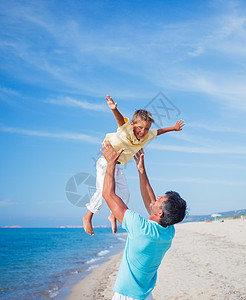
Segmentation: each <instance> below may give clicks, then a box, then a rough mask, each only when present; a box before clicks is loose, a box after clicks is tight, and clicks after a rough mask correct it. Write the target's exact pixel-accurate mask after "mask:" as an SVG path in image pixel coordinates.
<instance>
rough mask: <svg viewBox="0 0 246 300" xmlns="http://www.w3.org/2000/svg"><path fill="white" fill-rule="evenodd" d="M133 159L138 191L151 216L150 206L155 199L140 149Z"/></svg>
mask: <svg viewBox="0 0 246 300" xmlns="http://www.w3.org/2000/svg"><path fill="white" fill-rule="evenodd" d="M134 159H135V161H136V164H137V169H138V172H139V180H140V191H141V195H142V198H143V201H144V205H145V207H146V209H147V211H148V213H149V214H151V211H150V204H151V203H155V201H156V199H155V194H154V192H153V190H152V187H151V185H150V183H149V179H148V176H147V173H146V170H145V166H144V152H143V149H140V150H139V151H138V153H137V154H136V155H135V156H134Z"/></svg>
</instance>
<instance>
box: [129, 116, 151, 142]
mask: <svg viewBox="0 0 246 300" xmlns="http://www.w3.org/2000/svg"><path fill="white" fill-rule="evenodd" d="M131 126H132V129H133V132H134V135H135V137H136V138H137V139H138V140H141V139H143V138H144V137H145V136H146V134H147V133H148V132H149V129H150V126H151V123H149V122H146V121H144V120H140V121H138V122H137V123H133V122H131Z"/></svg>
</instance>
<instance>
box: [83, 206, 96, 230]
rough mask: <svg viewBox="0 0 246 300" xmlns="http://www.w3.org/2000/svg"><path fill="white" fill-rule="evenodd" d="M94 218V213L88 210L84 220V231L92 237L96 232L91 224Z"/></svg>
mask: <svg viewBox="0 0 246 300" xmlns="http://www.w3.org/2000/svg"><path fill="white" fill-rule="evenodd" d="M92 217H93V213H92V212H91V211H89V210H88V211H87V213H86V214H85V216H84V218H83V225H84V231H85V232H86V233H88V234H90V235H94V231H93V228H92V224H91V220H92Z"/></svg>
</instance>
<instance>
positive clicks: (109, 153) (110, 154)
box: [100, 141, 125, 164]
mask: <svg viewBox="0 0 246 300" xmlns="http://www.w3.org/2000/svg"><path fill="white" fill-rule="evenodd" d="M102 147H103V150H104V151H103V150H102V149H100V151H101V153H102V155H103V156H104V157H105V159H106V161H107V162H108V164H115V163H116V161H117V159H118V158H119V156H120V155H121V153H122V152H123V151H124V150H125V148H122V149H120V150H119V151H118V152H116V151H115V150H114V148H113V147H112V145H111V143H110V141H105V142H104V143H102Z"/></svg>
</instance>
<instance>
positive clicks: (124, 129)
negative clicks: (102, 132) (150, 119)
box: [104, 118, 157, 166]
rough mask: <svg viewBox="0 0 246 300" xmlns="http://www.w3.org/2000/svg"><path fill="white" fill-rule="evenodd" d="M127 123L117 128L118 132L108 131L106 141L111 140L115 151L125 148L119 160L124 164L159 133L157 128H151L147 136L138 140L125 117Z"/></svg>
mask: <svg viewBox="0 0 246 300" xmlns="http://www.w3.org/2000/svg"><path fill="white" fill-rule="evenodd" d="M124 121H125V124H123V125H122V126H120V127H119V128H118V129H117V132H114V133H108V134H106V137H105V139H104V141H110V143H111V145H112V146H113V148H114V149H115V151H119V150H120V149H122V148H125V150H124V151H123V152H122V153H121V155H120V157H119V158H118V161H119V162H120V163H121V164H122V165H123V166H124V165H125V164H126V163H128V162H129V161H130V160H131V159H132V158H133V156H134V155H135V154H136V153H137V152H138V151H139V150H140V149H141V148H142V147H143V146H144V145H145V144H146V143H147V142H148V141H150V140H153V139H154V138H155V137H156V135H157V129H150V130H149V132H148V133H147V134H146V135H145V137H144V138H143V139H141V140H138V139H137V138H136V137H135V135H134V132H133V128H132V126H131V124H130V122H129V119H128V118H124Z"/></svg>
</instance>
